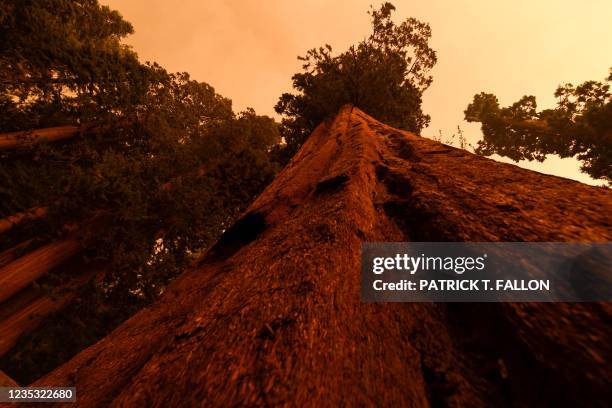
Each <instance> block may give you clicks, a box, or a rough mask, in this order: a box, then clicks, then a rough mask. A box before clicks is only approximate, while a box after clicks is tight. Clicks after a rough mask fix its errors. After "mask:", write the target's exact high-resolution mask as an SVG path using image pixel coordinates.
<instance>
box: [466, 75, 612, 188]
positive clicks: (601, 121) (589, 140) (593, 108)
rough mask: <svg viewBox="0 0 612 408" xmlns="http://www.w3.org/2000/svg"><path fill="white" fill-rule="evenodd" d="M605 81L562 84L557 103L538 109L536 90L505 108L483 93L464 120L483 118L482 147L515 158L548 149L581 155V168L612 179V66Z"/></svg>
mask: <svg viewBox="0 0 612 408" xmlns="http://www.w3.org/2000/svg"><path fill="white" fill-rule="evenodd" d="M610 72H611V74H610V76H609V77H608V78H607V79H606V80H605V81H603V82H598V81H587V82H584V83H583V84H581V85H578V86H574V85H572V84H566V85H563V86H560V87H558V88H557V91H556V92H555V97H557V98H558V103H557V106H556V107H555V108H554V109H545V110H542V111H539V112H538V110H537V104H536V98H535V96H523V97H522V98H521V99H520V100H519V101H518V102H515V103H514V104H512V105H511V106H508V107H506V108H501V107H500V106H499V102H498V100H497V98H496V97H495V95H492V94H487V93H484V92H483V93H480V94H477V95H475V96H474V100H473V101H472V103H471V104H470V105H469V106H468V107H467V109H466V110H465V120H467V121H468V122H480V123H481V124H482V132H483V136H484V138H483V140H481V141H479V142H478V148H477V149H476V151H477V153H479V154H482V155H487V156H488V155H492V154H499V155H501V156H506V157H509V158H511V159H513V160H515V161H519V160H525V159H526V160H538V161H543V160H544V159H545V158H546V155H548V154H554V155H558V156H560V157H576V158H577V159H578V160H580V161H581V162H582V171H584V172H585V173H587V174H589V175H590V176H591V177H593V178H596V179H602V180H605V181H607V182H608V183H610V182H611V181H612V94H611V93H610V82H611V81H612V68H611V69H610Z"/></svg>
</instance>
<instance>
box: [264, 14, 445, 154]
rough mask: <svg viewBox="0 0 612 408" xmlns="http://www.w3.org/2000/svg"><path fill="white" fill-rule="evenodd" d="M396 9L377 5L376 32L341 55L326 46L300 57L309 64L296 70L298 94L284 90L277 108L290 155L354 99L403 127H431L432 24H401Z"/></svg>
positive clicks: (353, 101)
mask: <svg viewBox="0 0 612 408" xmlns="http://www.w3.org/2000/svg"><path fill="white" fill-rule="evenodd" d="M394 10H395V7H394V6H393V5H392V4H391V3H384V4H383V5H381V7H380V8H379V9H376V10H375V9H372V10H371V11H370V13H369V14H370V16H371V19H372V33H371V34H370V35H369V36H368V37H367V38H366V39H364V40H362V41H360V42H359V43H357V44H356V45H352V46H350V47H349V48H348V50H346V51H344V52H342V53H340V54H338V55H334V54H333V51H332V47H331V46H330V45H325V46H323V47H319V48H314V49H311V50H309V51H308V52H307V53H306V55H305V56H303V57H299V59H300V60H302V61H303V62H304V64H303V66H302V72H298V73H296V74H295V75H293V87H294V88H295V90H296V93H293V94H291V93H285V94H283V95H282V96H281V97H280V98H279V101H278V103H277V105H276V107H275V110H276V112H277V113H279V114H281V115H283V117H284V118H283V121H282V125H283V132H282V133H283V136H284V138H285V141H286V142H287V152H288V153H289V155H293V154H294V153H295V152H296V151H297V149H298V148H299V146H300V145H301V144H302V143H303V142H304V140H305V139H306V138H307V137H308V135H309V134H310V133H311V132H312V130H313V129H314V128H315V126H317V125H318V124H319V123H321V122H322V121H323V120H325V119H327V118H329V117H331V116H333V115H335V114H336V113H337V112H338V110H339V109H340V107H341V106H343V105H345V104H348V103H350V104H353V105H355V106H358V107H360V108H361V109H363V110H364V111H366V112H368V113H369V114H371V115H373V116H374V117H376V118H378V119H379V120H381V121H383V122H385V123H387V124H389V125H391V126H394V127H397V128H400V129H404V130H409V131H413V132H417V133H418V132H420V130H421V129H423V127H425V126H427V124H428V123H429V119H430V118H429V115H426V114H425V113H423V111H422V109H421V97H422V94H423V92H424V91H425V90H426V89H427V88H428V87H429V86H430V84H431V82H432V77H431V75H429V71H430V70H431V68H432V67H433V66H434V65H435V63H436V53H435V51H434V50H432V49H431V48H430V46H429V43H428V42H429V39H430V37H431V29H430V27H429V25H428V24H427V23H423V22H420V21H419V20H417V19H415V18H408V19H406V20H405V21H403V22H401V23H400V24H396V23H395V22H394V21H393V20H392V18H391V17H392V12H393V11H394Z"/></svg>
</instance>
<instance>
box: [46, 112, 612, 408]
mask: <svg viewBox="0 0 612 408" xmlns="http://www.w3.org/2000/svg"><path fill="white" fill-rule="evenodd" d="M611 209H612V199H611V197H610V192H609V191H607V190H605V189H602V188H596V187H590V186H586V185H583V184H580V183H577V182H574V181H570V180H566V179H563V178H559V177H553V176H548V175H543V174H539V173H536V172H532V171H528V170H524V169H520V168H518V167H516V166H512V165H508V164H503V163H498V162H495V161H492V160H489V159H485V158H482V157H478V156H475V155H473V154H470V153H468V152H466V151H463V150H459V149H455V148H452V147H449V146H446V145H443V144H440V143H437V142H434V141H431V140H429V139H425V138H421V137H418V136H416V135H413V134H410V133H407V132H403V131H400V130H397V129H394V128H391V127H388V126H386V125H384V124H382V123H379V122H377V121H376V120H374V119H373V118H371V117H369V116H368V115H366V114H365V113H363V112H361V111H360V110H358V109H357V108H353V107H350V106H347V107H345V108H343V109H342V110H341V112H340V113H339V114H338V115H337V116H336V117H335V118H334V119H333V120H330V121H328V122H325V123H323V124H321V125H320V126H319V127H318V128H317V129H316V130H315V132H314V133H313V134H312V135H311V137H310V138H309V139H308V140H307V142H306V143H305V144H304V146H303V147H302V149H301V150H300V151H299V152H298V154H297V155H296V156H295V157H294V159H293V160H292V161H291V163H290V164H289V165H288V166H287V167H286V168H285V169H284V170H283V171H282V172H281V173H280V174H279V175H278V177H277V178H276V179H275V180H274V182H273V183H272V184H271V185H270V186H269V187H268V188H267V189H266V190H265V191H264V192H263V193H262V195H261V196H260V197H259V198H258V199H257V200H256V201H255V203H253V204H252V205H251V207H250V208H249V210H248V211H247V212H246V214H245V215H244V216H243V217H242V219H240V220H239V221H238V222H237V223H236V224H235V225H234V226H233V227H232V228H230V229H229V230H227V231H226V232H225V234H224V235H223V236H222V238H221V239H220V240H219V241H218V243H217V244H216V245H215V246H214V247H213V248H211V249H210V250H209V251H208V253H207V254H206V255H205V256H204V258H202V259H201V260H200V262H199V263H198V264H197V265H195V266H194V267H193V269H191V270H189V271H187V272H185V273H184V274H183V275H182V276H181V277H180V278H178V279H177V280H176V281H175V282H174V283H173V284H172V285H170V287H169V288H168V289H167V290H166V292H165V293H164V295H163V296H162V297H161V299H160V300H159V301H158V302H156V303H155V304H154V305H152V306H151V307H149V308H147V309H144V310H142V311H141V312H139V313H137V314H136V315H135V316H133V317H132V318H131V319H129V320H128V321H126V322H125V323H124V324H123V325H121V326H119V327H118V328H117V329H116V330H115V331H114V332H112V333H111V334H110V335H108V336H107V337H106V338H104V339H103V340H101V341H99V342H98V343H96V344H95V345H93V346H91V347H90V348H88V349H86V350H84V351H83V352H81V353H80V354H78V355H77V356H76V357H74V358H73V359H72V360H70V361H69V362H67V363H66V364H64V365H63V366H61V367H59V368H57V369H56V370H55V371H53V372H51V373H50V374H49V375H47V376H45V377H44V378H42V379H40V380H39V381H37V382H36V383H35V385H36V386H43V385H55V386H60V385H61V386H76V387H77V394H78V403H77V405H79V406H87V407H89V406H106V405H114V406H158V407H170V406H200V405H202V406H223V407H226V406H242V405H248V406H258V405H285V404H288V405H295V406H305V405H306V406H346V405H356V406H372V405H382V406H428V405H433V406H492V405H493V404H495V406H499V405H502V406H503V405H504V404H506V405H519V406H520V405H541V404H543V405H558V404H559V403H563V405H565V404H572V403H577V404H581V405H584V403H585V402H586V401H588V402H589V404H588V405H591V406H592V405H597V404H605V403H606V402H609V401H606V397H607V396H609V395H608V394H607V393H608V391H609V389H610V386H611V384H610V381H611V380H610V375H609V374H610V372H609V369H610V366H609V361H610V360H609V359H610V356H611V355H612V350H611V343H610V341H609V340H610V334H611V330H612V329H611V326H610V318H611V309H610V306H609V304H536V303H520V304H508V303H503V304H429V303H395V304H391V303H369V304H366V303H361V302H360V297H359V293H360V292H359V288H360V244H361V242H363V241H609V240H610V239H611V237H612V226H611V224H610V218H609V214H610V212H611V211H610V210H611Z"/></svg>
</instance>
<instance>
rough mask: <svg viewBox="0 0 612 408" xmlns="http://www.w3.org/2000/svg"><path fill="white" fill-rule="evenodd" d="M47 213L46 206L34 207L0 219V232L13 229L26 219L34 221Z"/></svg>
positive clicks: (26, 220)
mask: <svg viewBox="0 0 612 408" xmlns="http://www.w3.org/2000/svg"><path fill="white" fill-rule="evenodd" d="M45 215H47V207H35V208H31V209H29V210H26V211H23V212H20V213H17V214H13V215H11V216H9V217H6V218H3V219H0V234H3V233H5V232H7V231H10V230H11V229H13V227H15V226H17V225H19V224H21V223H24V222H28V221H35V220H38V219H41V218H43V217H44V216H45Z"/></svg>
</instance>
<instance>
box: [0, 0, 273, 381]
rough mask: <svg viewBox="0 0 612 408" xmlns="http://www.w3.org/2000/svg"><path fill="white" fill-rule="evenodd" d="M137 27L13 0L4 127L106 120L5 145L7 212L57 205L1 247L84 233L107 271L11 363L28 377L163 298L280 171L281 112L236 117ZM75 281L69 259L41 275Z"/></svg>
mask: <svg viewBox="0 0 612 408" xmlns="http://www.w3.org/2000/svg"><path fill="white" fill-rule="evenodd" d="M131 32H132V27H131V25H130V24H129V23H128V22H126V21H125V20H124V19H123V18H122V17H121V15H120V14H119V13H117V12H116V11H113V10H110V9H109V8H108V7H105V6H101V5H99V4H98V2H97V1H96V0H77V1H73V0H44V1H23V0H8V1H4V2H2V3H0V62H1V63H0V105H1V106H2V109H0V132H7V131H19V130H30V129H34V128H37V127H46V126H54V125H63V124H71V125H74V124H83V123H99V124H101V125H103V126H102V127H101V131H99V132H95V133H91V134H82V135H80V136H78V137H74V138H72V139H69V140H64V141H61V142H54V143H49V142H44V141H43V142H40V143H33V144H31V145H27V146H26V147H24V148H20V149H17V150H12V151H0V219H1V218H5V217H8V216H11V215H13V214H15V213H19V212H21V211H27V210H28V209H30V208H35V207H44V208H46V209H47V211H46V216H45V217H43V218H42V219H38V220H36V221H33V222H28V223H24V224H23V225H20V226H18V227H16V228H13V229H11V231H10V232H9V233H5V234H0V252H2V251H3V250H5V249H7V248H12V247H14V246H15V245H18V244H21V243H27V246H26V247H25V248H24V249H23V252H24V253H27V252H29V251H31V250H34V249H36V248H38V247H40V246H42V245H45V244H46V243H49V242H55V241H56V240H59V239H63V238H64V237H66V236H69V235H70V234H72V233H73V232H74V231H75V229H76V230H78V231H80V235H79V236H80V239H81V241H82V244H83V247H84V251H83V259H84V261H85V264H86V266H84V267H83V268H85V269H87V268H89V266H87V265H89V264H96V265H103V266H104V270H105V273H104V276H103V277H102V278H100V279H96V280H93V281H91V282H89V284H88V285H87V286H86V287H85V288H84V289H82V290H83V291H82V293H81V295H79V296H77V298H76V299H75V300H74V301H73V302H72V303H71V304H70V305H69V306H68V307H67V308H66V309H65V310H63V311H62V312H60V313H59V314H58V315H56V316H55V317H52V318H50V319H47V321H46V322H45V325H44V326H43V327H41V328H40V329H39V330H37V331H35V332H33V333H31V334H29V335H28V336H27V338H25V339H22V340H21V341H19V348H18V349H15V350H13V351H12V352H10V353H8V354H7V356H5V357H4V359H3V360H2V361H1V362H0V367H1V368H2V369H3V370H6V371H9V372H11V375H12V376H14V377H15V378H18V379H20V380H22V381H23V382H24V383H28V382H29V381H31V380H32V379H34V378H37V377H38V376H40V375H41V374H43V373H44V372H46V371H48V370H49V369H51V368H53V367H55V366H56V365H57V364H59V363H61V362H62V361H63V360H66V359H67V358H70V356H71V355H72V353H76V352H78V351H79V350H80V349H82V348H83V347H85V346H87V345H89V344H91V343H92V342H94V341H96V340H97V339H98V338H100V337H101V336H103V335H105V334H106V333H108V331H110V330H111V329H112V328H113V327H114V326H116V325H117V324H118V323H120V322H121V321H122V320H123V319H125V318H127V317H129V316H130V314H131V313H133V312H134V311H135V310H136V309H137V308H139V307H142V306H143V305H144V304H147V303H148V302H150V301H152V300H153V299H155V298H156V297H157V296H158V295H159V294H160V293H161V292H162V291H163V290H164V287H165V285H166V284H167V283H168V282H169V281H170V280H171V279H173V278H174V277H176V276H177V275H178V274H179V273H180V272H181V271H182V270H184V268H185V267H186V266H187V265H188V264H189V263H190V262H191V261H192V260H193V259H194V256H195V254H197V253H199V252H201V251H202V250H205V249H206V248H207V247H208V246H210V245H211V244H212V243H213V242H214V241H215V240H216V239H217V238H218V237H219V236H220V234H221V233H222V232H223V231H224V230H225V229H227V228H228V227H229V226H230V225H232V224H233V223H234V221H235V220H236V219H237V217H238V216H239V215H240V214H241V212H242V211H244V210H245V209H246V208H247V207H248V205H249V204H250V203H251V201H252V200H253V199H254V198H255V197H256V196H257V195H258V194H259V192H260V191H261V190H262V189H263V188H264V187H265V186H266V185H267V184H268V183H269V182H270V181H271V180H272V178H273V177H274V175H275V173H276V171H277V169H278V166H277V164H276V163H275V162H274V161H273V157H272V155H271V153H270V152H271V150H272V148H273V147H274V146H275V145H277V144H278V143H279V142H280V134H279V126H278V124H277V123H276V122H274V120H273V119H271V118H269V117H265V116H260V115H257V114H256V113H255V111H253V110H252V109H248V110H246V111H245V112H241V113H235V112H234V111H233V109H232V102H231V100H229V99H228V98H225V97H223V96H221V95H219V94H217V93H216V92H215V89H214V88H213V87H212V86H210V85H209V84H206V83H204V82H199V81H195V80H193V79H191V78H190V77H189V75H188V74H186V73H169V72H167V71H166V70H165V69H164V68H162V67H161V66H159V65H158V64H155V63H152V64H148V63H147V64H143V63H141V62H140V61H139V60H138V57H137V55H136V54H135V53H134V52H133V51H132V50H130V49H129V47H127V46H126V45H124V44H123V43H122V42H121V39H122V38H123V37H125V36H126V35H127V34H129V33H131ZM100 215H102V216H103V222H102V223H100V222H96V223H95V224H93V225H95V227H92V222H93V220H98V219H99V218H100ZM77 272H83V271H77ZM72 277H73V276H71V273H69V272H67V271H66V270H65V269H64V268H58V269H57V270H54V271H52V272H51V276H49V277H46V278H44V279H41V280H39V281H37V283H36V284H37V285H38V286H40V287H42V288H43V289H44V290H47V291H49V292H50V293H52V294H55V292H54V288H55V287H57V286H58V283H61V282H64V281H66V280H69V279H71V278H72ZM67 338H69V339H70V344H69V345H67V344H66V343H65V342H66V341H67V340H66V339H67Z"/></svg>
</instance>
